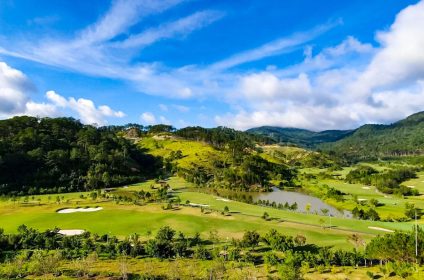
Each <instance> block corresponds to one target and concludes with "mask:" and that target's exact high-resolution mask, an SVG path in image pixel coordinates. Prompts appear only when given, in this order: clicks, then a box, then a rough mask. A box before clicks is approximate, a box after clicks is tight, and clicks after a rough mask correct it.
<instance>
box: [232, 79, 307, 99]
mask: <svg viewBox="0 0 424 280" xmlns="http://www.w3.org/2000/svg"><path fill="white" fill-rule="evenodd" d="M239 91H240V92H241V93H242V94H243V97H245V98H247V99H249V100H252V101H254V102H257V101H260V102H266V101H276V100H280V99H283V98H290V99H292V100H305V98H308V96H309V94H310V92H311V84H310V82H309V78H308V76H307V75H305V74H303V73H302V74H300V75H299V76H298V77H296V78H293V79H279V78H278V77H276V76H275V75H273V74H271V73H269V72H262V73H258V74H252V75H248V76H246V77H243V78H242V80H241V82H240V89H239Z"/></svg>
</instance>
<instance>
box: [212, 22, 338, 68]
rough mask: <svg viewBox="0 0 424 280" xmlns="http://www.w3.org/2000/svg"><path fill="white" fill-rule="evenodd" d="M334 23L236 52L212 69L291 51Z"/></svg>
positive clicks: (214, 65)
mask: <svg viewBox="0 0 424 280" xmlns="http://www.w3.org/2000/svg"><path fill="white" fill-rule="evenodd" d="M334 25H335V23H332V24H327V25H321V26H318V27H316V28H314V29H312V30H309V31H307V32H304V33H297V34H294V35H292V36H289V37H284V38H280V39H277V40H275V41H273V42H269V43H266V44H264V45H262V46H260V47H258V48H255V49H252V50H248V51H244V52H241V53H238V54H236V55H234V56H232V57H230V58H227V59H225V60H222V61H219V62H216V63H214V64H213V65H211V67H210V68H211V69H213V70H215V71H216V70H223V69H227V68H231V67H234V66H237V65H240V64H244V63H247V62H252V61H256V60H260V59H263V58H266V57H270V56H275V55H280V54H282V53H284V52H292V51H293V48H295V47H299V46H301V45H303V44H305V43H307V42H309V41H311V40H312V39H314V38H316V37H317V36H318V35H320V34H322V33H324V32H325V31H328V30H329V29H330V28H332V27H333V26H334Z"/></svg>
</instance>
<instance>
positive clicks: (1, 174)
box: [0, 117, 161, 195]
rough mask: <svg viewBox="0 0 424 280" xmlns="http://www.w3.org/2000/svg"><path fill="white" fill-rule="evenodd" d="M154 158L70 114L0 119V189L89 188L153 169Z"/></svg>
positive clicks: (136, 177) (143, 175) (116, 182)
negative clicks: (62, 116)
mask: <svg viewBox="0 0 424 280" xmlns="http://www.w3.org/2000/svg"><path fill="white" fill-rule="evenodd" d="M160 166H161V163H160V160H158V159H156V158H154V157H152V156H151V155H148V154H144V153H142V152H141V151H140V150H139V149H137V147H136V146H135V145H134V144H133V143H132V142H130V141H128V140H126V139H125V138H122V137H118V136H116V134H115V133H114V132H112V131H111V130H110V129H106V128H96V127H93V126H90V125H83V124H81V123H80V122H79V121H76V120H74V119H71V118H57V119H51V118H43V119H38V118H33V117H15V118H12V119H8V120H2V121H0V193H9V194H19V195H22V194H37V193H57V192H59V193H60V192H69V191H79V190H90V189H97V188H103V187H109V186H117V185H122V184H126V183H130V182H136V181H140V180H142V179H145V178H146V177H152V176H154V175H156V173H157V170H159V167H160Z"/></svg>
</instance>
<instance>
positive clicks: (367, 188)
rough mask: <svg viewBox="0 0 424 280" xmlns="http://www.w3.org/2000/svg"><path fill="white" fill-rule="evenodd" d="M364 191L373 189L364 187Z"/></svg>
mask: <svg viewBox="0 0 424 280" xmlns="http://www.w3.org/2000/svg"><path fill="white" fill-rule="evenodd" d="M362 188H363V189H364V190H369V189H371V188H370V187H362Z"/></svg>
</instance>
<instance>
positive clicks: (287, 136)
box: [247, 112, 424, 159]
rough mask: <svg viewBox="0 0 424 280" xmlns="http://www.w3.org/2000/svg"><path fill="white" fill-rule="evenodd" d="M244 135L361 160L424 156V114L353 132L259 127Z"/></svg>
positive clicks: (367, 126)
mask: <svg viewBox="0 0 424 280" xmlns="http://www.w3.org/2000/svg"><path fill="white" fill-rule="evenodd" d="M247 131H248V132H250V133H254V134H261V135H264V136H268V137H271V138H272V139H274V140H275V141H277V142H278V143H281V144H289V145H290V144H292V145H296V146H301V147H307V148H316V149H322V150H325V151H332V152H335V153H337V154H343V155H345V156H348V157H357V158H362V159H364V158H380V157H392V156H407V155H423V154H424V112H418V113H415V114H413V115H410V116H409V117H407V118H405V119H403V120H399V121H397V122H395V123H392V124H388V125H384V124H365V125H363V126H361V127H359V128H357V129H354V130H326V131H321V132H313V131H310V130H306V129H298V128H281V127H273V126H262V127H257V128H252V129H249V130H247Z"/></svg>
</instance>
